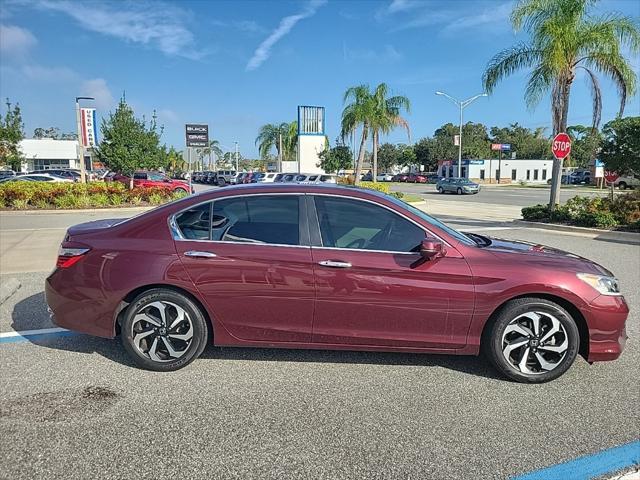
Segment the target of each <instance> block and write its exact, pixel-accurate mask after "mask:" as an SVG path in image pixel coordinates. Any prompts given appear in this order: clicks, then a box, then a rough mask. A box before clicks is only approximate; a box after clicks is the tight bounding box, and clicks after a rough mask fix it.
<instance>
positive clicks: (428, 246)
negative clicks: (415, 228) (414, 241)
mask: <svg viewBox="0 0 640 480" xmlns="http://www.w3.org/2000/svg"><path fill="white" fill-rule="evenodd" d="M445 253H446V249H445V248H444V245H443V244H442V242H441V241H440V240H437V239H434V238H425V239H424V240H422V242H421V243H420V258H419V259H418V260H416V261H415V262H413V263H412V264H411V268H416V267H418V266H420V265H422V264H423V263H425V262H428V261H430V260H435V259H436V258H440V257H444V255H445Z"/></svg>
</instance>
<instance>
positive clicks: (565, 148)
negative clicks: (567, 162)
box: [551, 132, 571, 160]
mask: <svg viewBox="0 0 640 480" xmlns="http://www.w3.org/2000/svg"><path fill="white" fill-rule="evenodd" d="M551 151H552V152H553V156H554V157H556V158H557V159H558V160H562V159H564V158H566V157H567V156H568V155H569V152H571V138H569V135H567V134H566V133H564V132H563V133H559V134H557V135H556V136H555V138H554V139H553V144H552V145H551Z"/></svg>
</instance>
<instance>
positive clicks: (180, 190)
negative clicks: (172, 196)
mask: <svg viewBox="0 0 640 480" xmlns="http://www.w3.org/2000/svg"><path fill="white" fill-rule="evenodd" d="M174 192H176V193H181V194H186V193H187V190H185V189H184V188H182V187H178V188H176V189H175V190H174Z"/></svg>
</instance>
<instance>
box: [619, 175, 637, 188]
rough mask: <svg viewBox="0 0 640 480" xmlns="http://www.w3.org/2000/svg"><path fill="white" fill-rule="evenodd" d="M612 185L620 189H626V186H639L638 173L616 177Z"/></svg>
mask: <svg viewBox="0 0 640 480" xmlns="http://www.w3.org/2000/svg"><path fill="white" fill-rule="evenodd" d="M613 185H614V186H616V187H618V188H619V189H620V190H626V189H627V188H638V187H640V175H638V174H630V175H625V176H621V177H618V178H617V179H616V181H615V182H613Z"/></svg>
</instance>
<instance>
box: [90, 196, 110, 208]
mask: <svg viewBox="0 0 640 480" xmlns="http://www.w3.org/2000/svg"><path fill="white" fill-rule="evenodd" d="M91 203H92V204H93V205H92V206H94V207H108V206H109V195H107V194H106V193H96V194H94V195H92V196H91Z"/></svg>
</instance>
